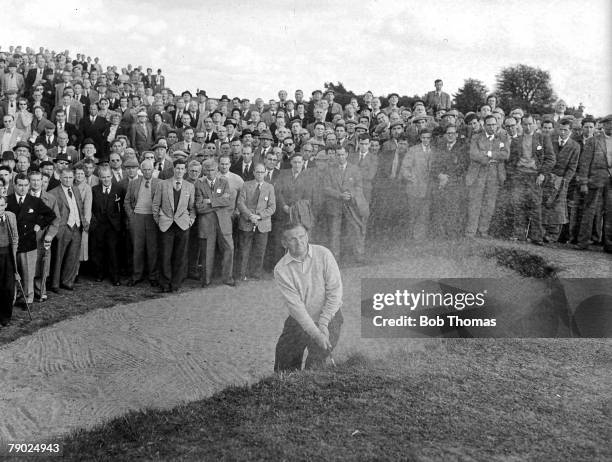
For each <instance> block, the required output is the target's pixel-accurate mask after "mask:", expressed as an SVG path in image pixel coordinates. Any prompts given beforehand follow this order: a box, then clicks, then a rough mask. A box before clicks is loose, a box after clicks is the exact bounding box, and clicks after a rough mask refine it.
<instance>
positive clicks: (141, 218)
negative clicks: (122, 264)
mask: <svg viewBox="0 0 612 462" xmlns="http://www.w3.org/2000/svg"><path fill="white" fill-rule="evenodd" d="M157 231H158V228H157V225H156V224H155V221H154V220H153V215H148V214H147V215H145V214H141V213H135V214H134V215H133V216H132V218H131V219H130V233H131V236H132V244H133V247H134V257H133V260H134V272H133V273H132V279H133V280H134V281H140V280H142V278H143V277H144V271H145V258H146V262H147V268H148V270H149V281H157V280H158V279H159V271H158V268H157Z"/></svg>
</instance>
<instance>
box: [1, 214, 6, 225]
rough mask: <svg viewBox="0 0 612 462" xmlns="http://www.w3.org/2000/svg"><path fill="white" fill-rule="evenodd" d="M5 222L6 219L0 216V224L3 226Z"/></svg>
mask: <svg viewBox="0 0 612 462" xmlns="http://www.w3.org/2000/svg"><path fill="white" fill-rule="evenodd" d="M5 220H6V219H5V216H4V215H2V217H1V219H0V221H1V222H2V224H4V223H5Z"/></svg>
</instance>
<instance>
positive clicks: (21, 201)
mask: <svg viewBox="0 0 612 462" xmlns="http://www.w3.org/2000/svg"><path fill="white" fill-rule="evenodd" d="M22 204H23V196H19V207H21V206H22Z"/></svg>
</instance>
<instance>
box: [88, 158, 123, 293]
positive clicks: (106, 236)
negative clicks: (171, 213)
mask: <svg viewBox="0 0 612 462" xmlns="http://www.w3.org/2000/svg"><path fill="white" fill-rule="evenodd" d="M98 178H99V179H100V183H99V184H98V185H96V186H94V187H93V188H92V189H91V193H92V206H91V225H90V230H91V243H92V254H93V261H94V266H95V271H96V281H98V282H100V281H102V280H103V279H104V273H105V272H106V271H108V273H109V276H110V279H111V282H112V284H113V285H114V286H119V285H121V282H120V281H119V264H118V255H117V247H118V246H117V244H118V242H119V235H120V233H121V214H122V209H123V206H122V202H123V189H122V188H121V186H120V185H119V184H117V183H113V182H112V175H111V171H110V167H108V166H102V167H100V168H99V170H98Z"/></svg>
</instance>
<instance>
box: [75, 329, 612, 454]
mask: <svg viewBox="0 0 612 462" xmlns="http://www.w3.org/2000/svg"><path fill="white" fill-rule="evenodd" d="M427 346H428V348H426V350H425V351H422V352H416V353H415V352H412V353H406V352H400V353H397V354H395V355H392V356H389V357H387V358H384V359H382V360H381V359H376V360H373V359H369V358H367V357H365V356H363V355H356V356H353V357H351V358H350V359H349V360H348V361H346V362H345V363H344V364H340V365H338V367H335V368H333V367H331V366H329V367H327V368H324V369H321V370H317V371H304V372H298V373H292V374H284V375H275V376H272V377H270V378H267V379H265V380H263V381H261V382H259V383H257V384H255V385H252V386H250V387H239V388H238V387H235V388H229V389H226V390H224V391H222V392H220V393H218V394H216V395H214V396H213V397H211V398H209V399H205V400H202V401H198V402H194V403H191V404H188V405H184V406H180V407H178V408H175V409H172V410H168V411H153V410H148V411H144V412H138V413H132V414H129V415H127V416H125V417H122V418H119V419H116V420H114V421H112V422H109V423H107V424H106V425H103V426H101V427H98V428H96V429H94V430H92V431H81V432H79V433H76V434H74V435H72V436H70V437H69V438H67V439H66V440H65V441H64V443H65V449H64V455H65V456H64V457H65V459H67V460H79V461H80V460H90V461H92V460H126V461H127V460H129V461H133V460H206V461H208V460H245V461H252V460H308V461H311V460H415V461H416V460H418V461H427V460H483V461H485V460H486V461H502V460H504V461H509V460H512V461H514V460H572V461H580V460H589V461H596V460H602V461H603V460H611V459H612V445H611V443H610V441H611V439H610V437H611V436H612V435H611V429H610V417H611V414H610V413H611V411H610V409H611V407H612V392H611V390H610V387H609V383H610V378H611V373H610V364H611V363H612V356H611V354H610V349H609V343H605V342H599V343H598V342H596V341H593V340H589V341H559V340H557V341H554V342H553V341H551V342H542V341H540V342H535V341H494V340H471V341H465V340H463V341H462V340H459V339H449V340H432V341H431V342H430V343H429V344H428V345H427ZM509 351H511V352H512V354H511V355H509V354H508V352H509ZM544 379H545V380H544Z"/></svg>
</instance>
